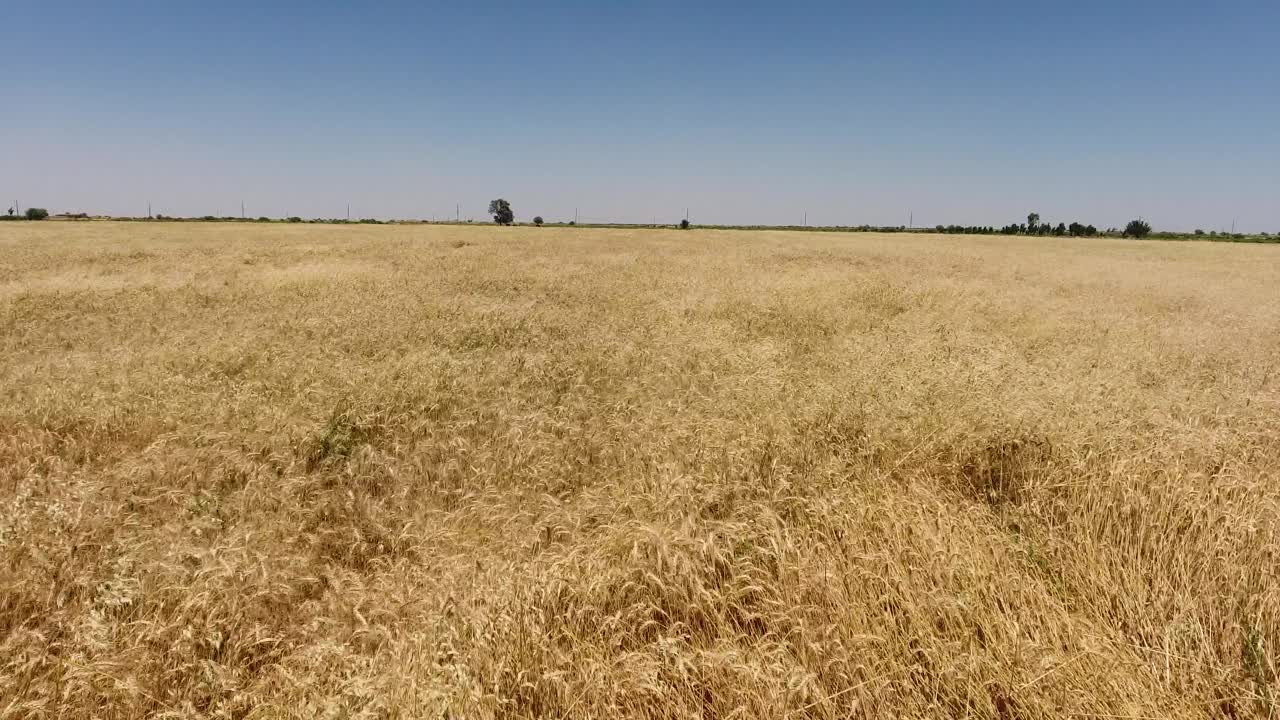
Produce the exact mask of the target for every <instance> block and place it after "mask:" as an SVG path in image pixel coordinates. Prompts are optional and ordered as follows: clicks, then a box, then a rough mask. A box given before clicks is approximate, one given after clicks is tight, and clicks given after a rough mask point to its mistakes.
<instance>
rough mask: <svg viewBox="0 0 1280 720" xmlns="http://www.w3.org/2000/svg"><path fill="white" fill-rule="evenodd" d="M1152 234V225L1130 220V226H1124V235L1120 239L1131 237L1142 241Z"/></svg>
mask: <svg viewBox="0 0 1280 720" xmlns="http://www.w3.org/2000/svg"><path fill="white" fill-rule="evenodd" d="M1149 232H1151V223H1149V222H1147V221H1146V220H1142V219H1138V220H1130V221H1129V224H1128V225H1125V226H1124V234H1123V235H1121V236H1120V237H1129V236H1130V235H1132V236H1134V237H1136V238H1138V239H1139V240H1141V239H1142V238H1144V237H1146V236H1147V233H1149Z"/></svg>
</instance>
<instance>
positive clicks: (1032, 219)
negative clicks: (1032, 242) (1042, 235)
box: [1027, 212, 1040, 235]
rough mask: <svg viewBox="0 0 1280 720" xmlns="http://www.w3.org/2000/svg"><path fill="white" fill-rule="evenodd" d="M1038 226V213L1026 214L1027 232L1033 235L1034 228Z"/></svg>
mask: <svg viewBox="0 0 1280 720" xmlns="http://www.w3.org/2000/svg"><path fill="white" fill-rule="evenodd" d="M1039 227H1040V213H1034V212H1033V213H1031V214H1029V215H1027V234H1028V235H1034V234H1035V233H1036V229H1037V228H1039Z"/></svg>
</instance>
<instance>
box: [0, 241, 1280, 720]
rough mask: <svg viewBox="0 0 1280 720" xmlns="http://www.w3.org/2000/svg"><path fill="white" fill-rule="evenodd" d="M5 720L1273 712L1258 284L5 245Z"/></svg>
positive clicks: (1271, 415) (1018, 256)
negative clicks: (80, 719) (34, 719)
mask: <svg viewBox="0 0 1280 720" xmlns="http://www.w3.org/2000/svg"><path fill="white" fill-rule="evenodd" d="M0 258H2V260H0V329H2V331H3V332H2V333H0V388H3V391H2V393H0V718H6V719H8V718H72V719H78V718H104V719H106V718H141V717H166V718H195V717H211V718H213V717H216V718H316V717H324V718H420V717H421V718H454V719H457V718H615V717H625V718H633V717H634V718H695V717H696V718H774V719H778V718H846V717H868V718H869V717H895V718H896V717H904V718H913V717H918V718H923V717H975V718H999V719H1002V720H1012V719H1014V718H1023V719H1025V718H1063V717H1075V718H1134V719H1138V718H1211V717H1226V718H1246V717H1255V718H1271V717H1280V684H1278V681H1277V671H1278V670H1280V667H1278V666H1280V252H1278V251H1277V249H1276V248H1271V247H1258V246H1237V245H1218V244H1202V243H1161V242H1134V241H1127V242H1126V241H1118V240H1080V239H1062V238H1013V237H957V236H936V235H906V234H902V235H875V234H839V233H796V232H768V231H760V232H735V231H700V230H694V231H689V232H679V231H675V230H671V231H658V230H648V231H642V230H603V229H586V228H532V227H515V228H498V227H461V226H456V227H449V226H408V225H406V226H336V225H286V224H239V223H227V224H177V223H118V224H117V223H106V222H86V223H64V222H45V223H4V224H0Z"/></svg>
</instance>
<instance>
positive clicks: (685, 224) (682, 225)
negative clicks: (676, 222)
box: [680, 218, 689, 230]
mask: <svg viewBox="0 0 1280 720" xmlns="http://www.w3.org/2000/svg"><path fill="white" fill-rule="evenodd" d="M680 229H681V230H688V229H689V218H685V219H684V220H681V221H680Z"/></svg>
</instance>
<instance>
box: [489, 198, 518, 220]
mask: <svg viewBox="0 0 1280 720" xmlns="http://www.w3.org/2000/svg"><path fill="white" fill-rule="evenodd" d="M489 214H490V215H492V216H493V221H494V222H496V223H498V224H499V225H510V224H511V223H513V222H515V219H516V214H515V213H513V212H511V203H509V202H507V201H506V200H503V199H502V198H498V199H497V200H490V201H489Z"/></svg>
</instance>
